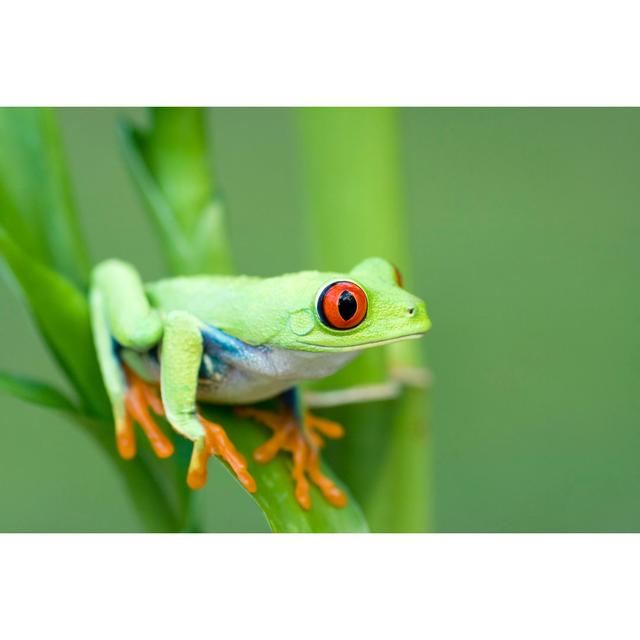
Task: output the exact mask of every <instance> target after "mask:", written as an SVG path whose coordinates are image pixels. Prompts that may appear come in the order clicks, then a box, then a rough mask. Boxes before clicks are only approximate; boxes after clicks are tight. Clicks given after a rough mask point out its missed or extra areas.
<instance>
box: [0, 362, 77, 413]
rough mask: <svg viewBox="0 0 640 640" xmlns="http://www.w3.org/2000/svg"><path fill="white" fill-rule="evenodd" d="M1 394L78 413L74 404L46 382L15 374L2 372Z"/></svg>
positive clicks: (0, 372)
mask: <svg viewBox="0 0 640 640" xmlns="http://www.w3.org/2000/svg"><path fill="white" fill-rule="evenodd" d="M0 392H3V393H7V394H9V395H12V396H14V397H15V398H19V399H20V400H24V401H25V402H30V403H31V404H38V405H41V406H43V407H51V408H53V409H60V410H61V411H69V412H72V413H75V412H77V408H76V407H75V405H74V404H73V402H71V400H69V399H68V398H67V397H66V396H65V395H64V394H63V393H62V392H60V391H58V390H57V389H56V388H54V387H52V386H50V385H48V384H45V383H44V382H40V381H38V380H32V379H30V378H25V377H23V376H19V375H17V374H14V373H8V372H6V371H0Z"/></svg>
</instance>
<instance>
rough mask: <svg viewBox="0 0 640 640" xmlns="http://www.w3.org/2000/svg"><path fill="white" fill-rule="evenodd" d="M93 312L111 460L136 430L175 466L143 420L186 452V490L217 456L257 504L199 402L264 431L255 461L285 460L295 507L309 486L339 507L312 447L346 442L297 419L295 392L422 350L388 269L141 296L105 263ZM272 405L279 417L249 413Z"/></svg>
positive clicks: (183, 283) (422, 321)
mask: <svg viewBox="0 0 640 640" xmlns="http://www.w3.org/2000/svg"><path fill="white" fill-rule="evenodd" d="M90 299H91V316H92V327H93V334H94V340H95V344H96V349H97V354H98V359H99V363H100V368H101V372H102V376H103V379H104V383H105V387H106V390H107V393H108V395H109V398H110V401H111V405H112V409H113V415H114V418H115V431H116V444H117V447H118V451H119V452H120V455H121V456H122V457H124V458H132V457H133V456H134V455H135V453H136V441H135V435H134V430H133V423H134V421H135V422H137V423H138V424H139V425H140V427H141V428H142V430H143V431H144V433H145V434H146V436H147V437H148V439H149V441H150V443H151V446H152V447H153V449H154V451H155V453H156V454H157V455H158V456H159V457H168V456H170V455H171V454H172V453H173V444H172V443H171V441H170V440H169V439H168V438H167V436H166V435H165V434H164V433H163V432H162V430H161V429H160V428H159V426H158V425H157V424H156V423H155V421H154V419H153V418H152V416H151V413H150V412H149V409H151V410H152V411H153V413H155V414H157V415H164V416H166V419H167V421H168V422H169V424H170V425H171V427H172V428H173V429H174V430H175V431H177V432H178V433H179V434H181V435H182V436H184V437H185V438H188V439H189V440H191V441H192V442H193V450H192V455H191V462H190V465H189V470H188V473H187V483H188V485H189V486H190V487H191V488H192V489H198V488H200V487H202V486H203V485H204V484H205V482H206V469H207V460H208V458H209V456H211V455H217V456H219V457H220V458H222V459H223V460H224V461H225V462H226V463H227V464H228V465H229V466H230V468H231V469H232V470H233V471H234V473H235V474H236V476H237V478H238V480H239V481H240V482H241V483H242V485H243V486H244V487H245V488H246V489H247V491H249V492H254V491H256V489H257V488H258V487H256V483H255V480H254V479H253V477H252V476H251V474H250V473H249V471H248V468H247V463H246V459H245V458H244V457H243V456H242V454H241V453H240V452H239V451H238V450H237V449H236V448H235V446H234V445H233V443H232V442H231V441H230V439H229V438H228V436H227V434H226V433H225V431H224V428H223V426H222V425H218V424H215V423H213V422H210V421H208V420H206V419H205V418H204V417H203V416H202V415H201V414H200V412H199V410H198V404H197V403H198V402H200V403H213V404H226V405H234V406H236V407H238V408H237V409H236V411H237V412H238V413H239V414H240V415H243V416H246V417H249V418H252V419H255V420H256V421H258V422H260V423H263V424H264V425H266V426H267V427H269V428H270V429H271V430H272V431H273V435H272V437H271V438H270V439H269V440H267V441H266V442H265V443H264V444H263V445H262V446H260V447H258V449H256V451H255V452H254V454H253V455H254V458H255V459H256V460H257V461H258V462H262V463H266V462H268V461H270V460H272V459H273V458H274V457H275V455H276V454H277V453H278V452H279V451H281V450H285V451H288V452H290V453H291V454H292V457H293V471H292V476H293V479H294V482H295V495H296V499H297V500H298V502H299V503H300V505H301V506H302V507H303V508H305V509H308V508H309V507H310V505H311V501H310V497H309V481H311V482H313V483H315V484H316V485H317V486H318V487H319V489H320V490H321V491H322V494H323V495H324V497H325V498H326V499H327V500H328V501H329V502H330V503H331V504H332V505H334V506H336V507H341V506H344V505H345V504H346V496H345V495H344V493H343V492H342V491H341V490H340V489H339V488H338V487H337V486H336V485H335V484H334V483H333V482H332V481H331V480H330V479H329V478H327V477H326V476H325V475H323V474H322V472H321V470H320V464H319V461H320V453H319V451H320V448H321V446H322V444H323V443H324V441H323V438H324V437H329V438H335V437H340V436H341V435H342V433H343V429H342V427H341V426H340V425H339V424H337V423H335V422H332V421H329V420H326V419H324V418H320V417H317V416H315V415H313V414H311V413H310V412H308V411H306V410H304V408H303V406H302V400H301V395H300V393H299V392H298V391H297V385H298V384H299V383H301V382H302V381H305V380H314V379H319V378H324V377H326V376H329V375H331V374H332V373H334V372H335V371H337V370H338V369H340V368H341V367H343V366H345V365H346V364H347V363H348V362H350V361H351V360H352V359H353V358H354V357H356V356H357V355H358V353H360V352H361V351H362V350H363V349H368V348H370V347H376V346H380V345H384V344H389V343H391V342H396V341H398V340H404V339H407V338H417V337H420V336H422V335H423V334H424V333H425V332H426V331H427V330H428V329H429V327H430V325H431V322H430V320H429V318H428V316H427V311H426V307H425V304H424V302H422V301H421V300H420V299H418V298H416V297H415V296H413V295H411V294H410V293H408V292H407V291H405V290H404V289H403V288H402V283H401V280H400V275H399V272H398V271H397V269H396V268H395V267H394V266H393V265H392V264H390V263H389V262H387V261H385V260H382V259H380V258H369V259H367V260H365V261H363V262H361V263H360V264H359V265H357V266H356V267H355V268H354V269H353V270H352V271H351V272H350V273H348V274H347V273H321V272H318V271H303V272H300V273H292V274H287V275H282V276H278V277H272V278H258V277H248V276H208V275H207V276H189V277H176V278H170V279H166V280H160V281H158V282H153V283H150V284H143V282H142V280H141V278H140V276H139V275H138V273H137V271H136V270H135V269H134V268H133V267H132V266H131V265H129V264H127V263H125V262H121V261H118V260H108V261H106V262H103V263H101V264H99V265H98V266H97V267H96V268H95V269H94V271H93V274H92V283H91V296H90ZM158 387H159V394H158ZM275 397H278V398H279V399H280V403H279V406H280V410H279V412H274V411H266V410H263V409H258V408H253V407H251V406H249V405H252V404H253V403H256V402H259V401H262V400H266V399H269V398H275Z"/></svg>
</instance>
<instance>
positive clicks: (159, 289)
mask: <svg viewBox="0 0 640 640" xmlns="http://www.w3.org/2000/svg"><path fill="white" fill-rule="evenodd" d="M261 280H262V278H257V277H251V276H184V277H178V278H167V279H165V280H158V281H156V282H151V283H148V284H146V285H145V291H146V293H147V296H148V298H149V301H150V302H151V304H152V306H153V307H155V308H156V309H158V310H159V311H163V312H169V311H187V312H189V313H191V314H192V315H194V316H196V317H197V318H199V319H200V320H202V321H203V322H206V323H208V324H212V325H214V326H217V327H220V328H222V327H224V326H225V325H227V324H228V319H229V318H232V317H233V314H234V313H237V312H238V311H239V309H238V307H239V306H241V305H242V304H243V301H246V299H247V290H248V289H250V288H251V287H252V286H253V285H255V284H257V283H259V282H261Z"/></svg>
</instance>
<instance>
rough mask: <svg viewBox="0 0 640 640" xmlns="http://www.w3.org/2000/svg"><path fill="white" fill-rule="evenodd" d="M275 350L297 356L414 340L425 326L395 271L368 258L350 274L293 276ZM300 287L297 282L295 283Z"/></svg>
mask: <svg viewBox="0 0 640 640" xmlns="http://www.w3.org/2000/svg"><path fill="white" fill-rule="evenodd" d="M299 275H300V276H301V277H302V278H304V285H303V286H302V287H298V288H297V292H298V296H297V298H298V299H297V301H296V304H294V305H287V306H288V307H289V308H288V315H289V317H288V322H287V327H286V329H284V332H282V333H280V336H279V340H278V342H280V343H281V344H283V343H287V344H286V346H287V347H288V348H290V349H298V350H303V351H333V352H336V351H351V350H357V349H365V348H368V347H374V346H378V345H381V344H386V343H389V342H396V341H398V340H405V339H408V338H418V337H420V336H421V335H423V334H424V333H425V332H426V331H427V330H428V329H429V327H430V326H431V321H430V320H429V317H428V316H427V309H426V306H425V303H424V302H423V301H422V300H420V299H419V298H417V297H416V296H414V295H411V294H410V293H409V292H408V291H406V290H405V289H403V287H402V278H401V276H400V273H399V272H398V270H397V269H396V268H395V267H394V266H393V265H392V264H391V263H389V262H387V261H386V260H382V259H381V258H369V259H367V260H364V261H363V262H361V263H360V264H358V265H357V266H356V267H355V268H354V269H353V270H352V271H351V272H350V273H348V274H339V273H330V274H327V273H317V272H306V273H304V274H299ZM299 284H300V285H301V284H302V282H300V283H299Z"/></svg>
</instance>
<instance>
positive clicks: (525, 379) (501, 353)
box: [0, 109, 640, 531]
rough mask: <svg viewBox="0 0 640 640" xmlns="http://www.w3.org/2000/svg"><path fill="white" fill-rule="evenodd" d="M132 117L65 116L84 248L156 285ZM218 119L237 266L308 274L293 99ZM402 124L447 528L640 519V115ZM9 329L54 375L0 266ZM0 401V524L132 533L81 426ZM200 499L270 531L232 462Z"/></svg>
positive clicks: (440, 518) (45, 373) (452, 115)
mask: <svg viewBox="0 0 640 640" xmlns="http://www.w3.org/2000/svg"><path fill="white" fill-rule="evenodd" d="M122 114H127V115H129V116H131V117H133V118H134V119H136V120H137V121H140V122H141V121H144V113H143V112H142V111H141V110H140V111H139V110H135V109H133V110H132V109H120V110H117V109H62V110H60V111H59V112H58V115H59V119H60V122H61V126H62V133H63V135H64V140H65V147H66V152H67V157H68V161H69V165H70V173H71V176H72V180H73V187H74V193H75V196H76V200H77V203H78V206H79V209H80V213H81V220H82V224H83V229H84V232H85V235H86V237H87V239H88V243H89V247H90V249H91V252H92V258H93V260H94V261H98V260H101V259H103V258H106V257H109V256H117V257H121V258H125V259H127V260H130V261H132V262H134V263H136V264H137V265H138V266H139V268H140V270H141V271H142V273H143V275H144V276H145V277H146V278H154V277H158V276H160V275H162V273H163V264H162V262H161V259H160V251H159V246H158V244H157V241H156V237H155V234H154V232H153V230H152V229H151V227H150V222H149V220H148V219H147V217H146V215H145V214H144V213H143V210H142V205H141V202H140V200H139V198H138V195H137V193H136V192H135V189H134V187H133V185H132V183H131V181H130V179H129V177H128V175H127V173H126V169H125V166H124V163H123V161H122V156H121V152H120V149H119V145H118V139H117V135H116V127H115V124H116V120H117V118H118V117H119V115H122ZM209 119H210V125H211V132H212V138H213V144H214V159H213V160H214V162H215V165H216V172H217V183H218V184H219V185H220V189H221V192H222V195H223V197H224V198H225V200H226V204H227V207H228V214H229V224H230V233H231V241H232V245H233V253H234V255H235V258H236V262H237V266H238V271H240V272H246V273H252V274H258V275H273V274H278V273H282V272H286V271H294V270H298V269H303V268H313V266H314V265H313V264H311V261H310V259H309V258H308V257H307V256H306V255H305V246H307V244H308V243H306V242H305V241H303V240H302V239H304V237H305V233H306V232H307V230H306V227H305V222H304V217H303V216H302V215H301V212H302V210H303V207H304V202H303V197H302V190H301V181H302V176H301V173H302V171H301V166H300V147H299V142H298V138H297V135H296V119H295V114H294V113H293V111H291V110H288V109H212V110H211V111H210V112H209ZM400 121H401V126H402V144H403V146H402V159H401V160H402V165H403V174H404V188H405V197H406V207H407V213H408V221H409V231H410V237H411V243H412V245H411V248H412V253H413V261H414V273H415V274H416V277H415V280H416V281H417V283H418V287H417V291H416V293H418V294H420V295H422V296H424V297H425V298H426V299H427V301H428V304H429V309H430V314H431V316H432V319H433V322H434V327H433V329H432V331H431V332H430V333H429V334H428V336H427V337H426V339H425V340H423V347H424V349H425V350H426V352H427V354H428V360H429V364H430V367H431V369H432V370H433V373H434V376H435V386H434V391H433V394H432V397H433V404H434V406H433V456H434V474H435V475H434V478H433V482H434V505H433V523H434V527H435V529H436V530H437V531H640V424H639V421H638V416H640V384H639V383H640V375H639V358H640V332H639V331H638V327H640V301H639V300H638V296H637V295H635V286H634V285H636V283H637V282H638V281H639V279H640V256H639V253H638V248H637V245H638V240H639V238H640V110H637V109H405V110H402V111H401V112H400ZM363 233H366V214H365V215H363ZM354 242H357V238H354ZM400 266H402V265H400ZM0 327H1V334H0V368H2V369H11V370H13V371H18V372H22V373H25V374H30V375H34V376H36V377H40V378H42V379H46V380H50V381H58V382H59V380H60V377H59V376H58V375H57V372H56V370H55V368H54V366H53V365H52V364H51V362H50V358H49V356H48V354H47V353H46V350H45V348H44V346H43V345H42V343H41V342H40V341H39V338H38V334H37V332H36V331H35V330H34V327H33V325H32V323H31V320H30V318H29V316H28V314H27V313H26V311H25V309H24V308H23V306H22V304H21V303H20V301H19V300H18V298H17V297H16V295H15V294H14V292H13V291H12V290H11V289H10V287H8V286H7V284H6V282H5V281H4V280H0ZM59 383H60V384H62V383H61V382H59ZM0 416H2V417H1V418H0V420H1V422H2V427H1V428H0V486H1V489H0V530H2V531H138V530H140V523H139V521H138V517H137V515H136V514H135V512H134V510H133V508H132V506H131V505H130V504H129V501H128V498H127V496H126V494H125V492H124V489H123V487H122V486H121V484H120V479H119V477H118V476H117V474H116V473H115V471H114V470H113V469H112V468H111V467H110V464H109V462H108V461H107V460H106V458H105V457H104V456H103V454H102V453H101V452H100V451H99V450H98V449H97V448H96V447H95V446H94V444H93V443H92V442H91V441H90V439H89V437H88V436H86V435H85V434H84V433H83V432H82V431H81V430H80V429H79V428H78V427H76V426H74V425H73V424H71V423H70V422H67V421H66V420H65V419H64V418H63V417H61V416H58V415H56V414H53V413H51V412H49V411H47V410H45V409H40V408H37V407H33V406H29V405H26V404H23V403H21V402H20V401H18V400H15V399H13V398H10V397H6V396H0ZM202 500H203V501H205V502H206V503H207V504H208V507H207V509H206V513H207V516H206V526H207V528H208V529H209V530H211V531H266V530H267V525H266V522H265V520H264V518H263V516H262V514H261V512H260V511H259V510H258V508H257V507H256V506H255V505H254V504H253V502H252V500H251V499H250V498H249V497H248V496H247V495H246V494H244V493H243V492H242V490H241V489H240V488H239V486H238V485H237V484H236V483H235V482H234V481H233V480H232V478H231V477H230V475H229V474H228V473H226V472H225V471H224V470H223V469H222V467H221V465H211V480H210V481H209V483H208V485H207V488H206V489H205V490H204V494H203V496H202Z"/></svg>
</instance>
